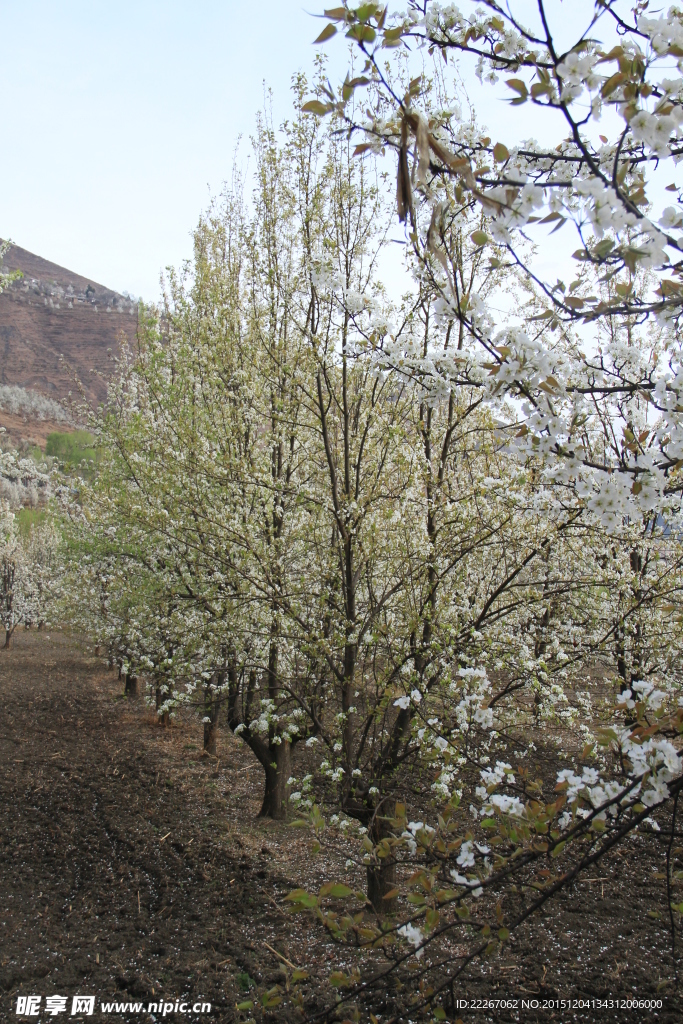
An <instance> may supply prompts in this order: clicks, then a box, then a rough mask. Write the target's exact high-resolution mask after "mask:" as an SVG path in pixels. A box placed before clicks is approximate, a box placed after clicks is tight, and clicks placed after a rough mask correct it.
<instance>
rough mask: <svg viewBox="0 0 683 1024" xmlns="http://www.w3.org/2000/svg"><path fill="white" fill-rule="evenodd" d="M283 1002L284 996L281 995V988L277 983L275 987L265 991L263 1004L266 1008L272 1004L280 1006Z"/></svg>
mask: <svg viewBox="0 0 683 1024" xmlns="http://www.w3.org/2000/svg"><path fill="white" fill-rule="evenodd" d="M281 1002H282V996H281V995H280V989H279V988H278V987H277V985H276V986H275V987H274V988H270V989H268V991H267V992H264V993H263V996H262V997H261V1006H263V1007H264V1008H265V1009H269V1008H270V1007H271V1006H278V1005H279V1004H280V1003H281Z"/></svg>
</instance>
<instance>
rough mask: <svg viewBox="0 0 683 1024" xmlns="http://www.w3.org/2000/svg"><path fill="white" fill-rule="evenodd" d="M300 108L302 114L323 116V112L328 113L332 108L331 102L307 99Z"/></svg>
mask: <svg viewBox="0 0 683 1024" xmlns="http://www.w3.org/2000/svg"><path fill="white" fill-rule="evenodd" d="M301 109H302V110H303V112H304V114H317V115H318V117H324V116H325V114H329V112H330V111H331V110H332V104H331V103H321V102H320V100H309V101H308V103H304V105H303V107H302V108H301Z"/></svg>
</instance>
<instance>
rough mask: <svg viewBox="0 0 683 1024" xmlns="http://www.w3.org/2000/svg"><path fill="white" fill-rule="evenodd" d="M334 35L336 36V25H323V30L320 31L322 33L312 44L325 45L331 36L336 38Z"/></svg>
mask: <svg viewBox="0 0 683 1024" xmlns="http://www.w3.org/2000/svg"><path fill="white" fill-rule="evenodd" d="M336 34H337V26H336V25H325V28H324V29H323V30H322V32H321V33H320V35H319V36H318V38H317V39H314V40H313V42H314V44H315V43H326V42H327V40H328V39H331V38H332V36H336Z"/></svg>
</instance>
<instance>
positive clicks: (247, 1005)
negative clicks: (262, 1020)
mask: <svg viewBox="0 0 683 1024" xmlns="http://www.w3.org/2000/svg"><path fill="white" fill-rule="evenodd" d="M235 1008H236V1009H237V1010H253V1008H254V1004H253V1002H252V1001H251V999H247V1000H245V1002H243V1003H236V1004H235Z"/></svg>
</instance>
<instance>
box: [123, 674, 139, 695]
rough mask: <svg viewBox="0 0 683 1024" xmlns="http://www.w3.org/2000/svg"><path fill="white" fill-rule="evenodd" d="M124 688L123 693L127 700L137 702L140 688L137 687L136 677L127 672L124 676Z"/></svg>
mask: <svg viewBox="0 0 683 1024" xmlns="http://www.w3.org/2000/svg"><path fill="white" fill-rule="evenodd" d="M125 680H126V688H125V690H124V693H125V695H126V697H128V699H129V700H137V698H138V697H139V696H140V687H139V685H138V677H137V676H134V675H132V674H131V673H130V672H127V673H126V675H125Z"/></svg>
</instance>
